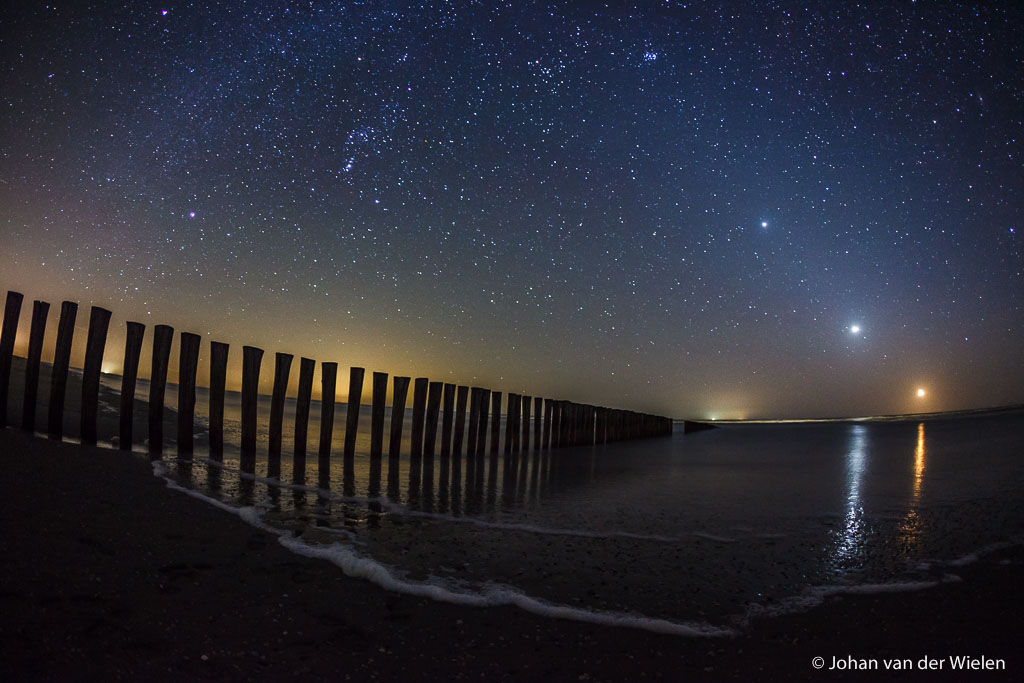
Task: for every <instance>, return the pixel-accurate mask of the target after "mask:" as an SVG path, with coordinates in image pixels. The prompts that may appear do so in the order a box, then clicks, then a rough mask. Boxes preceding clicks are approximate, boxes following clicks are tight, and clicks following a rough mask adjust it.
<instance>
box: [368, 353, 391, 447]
mask: <svg viewBox="0 0 1024 683" xmlns="http://www.w3.org/2000/svg"><path fill="white" fill-rule="evenodd" d="M387 394H388V373H386V372H375V373H373V399H372V401H373V404H372V411H371V419H370V459H371V460H372V459H373V458H380V457H381V455H382V454H383V452H384V407H385V401H387Z"/></svg>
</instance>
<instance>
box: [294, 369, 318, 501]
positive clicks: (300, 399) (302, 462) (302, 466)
mask: <svg viewBox="0 0 1024 683" xmlns="http://www.w3.org/2000/svg"><path fill="white" fill-rule="evenodd" d="M315 371H316V361H315V360H313V359H312V358H301V359H300V360H299V393H298V395H297V396H296V397H295V447H294V448H293V449H292V478H293V479H294V480H295V481H297V482H300V481H303V480H304V478H305V473H306V450H307V444H308V443H309V408H310V405H311V404H312V402H313V373H314V372H315Z"/></svg>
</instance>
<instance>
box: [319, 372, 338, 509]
mask: <svg viewBox="0 0 1024 683" xmlns="http://www.w3.org/2000/svg"><path fill="white" fill-rule="evenodd" d="M337 386H338V364H337V363H320V451H319V455H320V457H319V459H318V460H317V470H318V472H319V473H320V474H319V480H320V488H324V489H327V488H330V483H331V442H332V441H333V440H334V399H335V398H337Z"/></svg>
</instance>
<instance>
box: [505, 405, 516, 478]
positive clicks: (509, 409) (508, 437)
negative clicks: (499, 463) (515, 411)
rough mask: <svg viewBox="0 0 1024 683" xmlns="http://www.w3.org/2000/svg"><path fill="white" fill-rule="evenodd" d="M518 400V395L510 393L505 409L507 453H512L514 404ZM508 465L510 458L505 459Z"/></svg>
mask: <svg viewBox="0 0 1024 683" xmlns="http://www.w3.org/2000/svg"><path fill="white" fill-rule="evenodd" d="M515 402H516V395H515V394H511V393H510V394H509V395H508V407H507V408H506V409H505V455H512V442H513V439H512V429H513V427H512V404H513V403H515ZM505 463H506V465H507V464H508V460H506V461H505Z"/></svg>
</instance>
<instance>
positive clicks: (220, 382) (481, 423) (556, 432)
mask: <svg viewBox="0 0 1024 683" xmlns="http://www.w3.org/2000/svg"><path fill="white" fill-rule="evenodd" d="M22 301H23V295H22V294H20V293H18V292H14V291H9V292H8V293H7V300H6V303H5V306H4V319H3V330H2V333H0V427H6V426H7V401H8V392H9V383H10V371H11V364H12V358H13V352H14V339H15V336H16V334H17V331H18V321H19V318H20V316H21V307H22ZM49 309H50V305H49V304H48V303H46V302H45V301H35V302H34V303H33V307H32V326H31V329H30V331H29V346H28V359H27V367H26V372H25V393H24V403H23V410H22V427H23V428H24V429H26V430H28V431H35V416H36V399H37V393H38V384H39V370H40V363H41V360H42V349H43V335H44V333H45V330H46V319H47V314H48V312H49ZM77 314H78V304H76V303H74V302H71V301H65V302H63V303H62V304H61V311H60V320H59V322H58V327H57V342H56V349H55V351H54V358H53V368H52V373H51V379H50V399H49V407H48V415H47V417H48V424H47V431H48V434H49V435H50V437H52V438H55V439H60V438H62V437H63V427H64V398H65V393H66V388H67V379H68V369H69V361H70V358H71V343H72V338H73V336H74V328H75V319H76V316H77ZM110 316H111V313H110V311H108V310H107V309H105V308H101V307H99V306H93V307H92V310H91V311H90V315H89V330H88V337H87V341H86V348H85V363H84V366H83V370H82V401H81V426H80V437H81V441H82V443H84V444H89V445H93V444H95V443H96V441H97V414H98V407H99V385H100V371H101V367H102V362H103V352H104V347H105V346H106V339H107V330H108V328H109V324H110ZM144 332H145V325H143V324H142V323H138V322H128V323H127V336H126V341H125V351H124V364H123V371H122V378H121V404H120V433H119V446H120V448H121V449H123V450H130V449H131V447H132V439H133V434H132V430H133V424H132V423H133V414H134V404H135V384H136V379H137V376H138V366H139V359H140V355H141V350H142V340H143V334H144ZM173 338H174V330H173V329H172V328H171V327H169V326H167V325H156V326H155V328H154V330H153V358H152V371H151V377H150V388H149V451H150V453H152V454H154V455H158V454H160V453H162V451H163V440H164V435H163V409H164V396H165V391H166V387H167V370H168V364H169V360H170V354H171V343H172V341H173ZM179 346H180V355H179V363H178V416H177V417H178V453H179V454H180V455H182V456H186V457H187V456H190V455H191V454H192V453H193V436H194V423H193V420H194V416H195V405H196V374H197V368H198V360H199V346H200V337H199V335H197V334H192V333H189V332H182V333H181V334H180V345H179ZM262 360H263V350H262V349H258V348H255V347H252V346H244V347H243V348H242V395H241V399H242V425H241V426H242V430H241V431H242V434H241V444H240V446H241V448H240V455H241V457H240V468H241V470H242V471H243V472H247V473H251V472H253V471H254V469H255V461H256V416H257V401H258V383H259V375H260V366H261V364H262ZM292 360H293V357H292V356H291V355H290V354H287V353H277V354H276V357H275V368H274V387H273V393H272V396H271V408H270V425H269V446H268V476H271V477H276V476H279V475H280V466H281V433H282V422H283V419H284V404H285V392H286V390H287V387H288V378H289V373H290V369H291V364H292ZM227 362H228V345H227V344H224V343H221V342H216V341H213V342H211V343H210V377H209V382H210V393H209V396H210V399H209V400H210V404H209V450H210V457H211V458H213V459H215V460H220V459H221V458H222V457H223V453H224V393H225V383H226V380H227ZM315 367H316V361H314V360H312V359H310V358H302V359H301V360H300V361H299V383H298V396H297V403H296V411H295V444H294V451H293V457H294V463H295V467H296V468H300V467H304V466H305V458H306V439H307V431H308V429H307V428H308V423H309V414H310V404H311V396H312V389H313V372H314V370H315ZM320 368H321V378H322V384H321V392H322V398H321V403H320V405H321V412H320V444H319V454H318V455H319V468H320V472H321V475H322V474H323V473H324V472H325V471H329V469H330V456H331V440H332V437H333V430H334V398H335V396H336V383H337V371H338V364H337V363H329V362H322V363H321V364H320ZM364 374H365V371H364V369H363V368H358V367H353V368H351V373H350V375H349V386H348V411H347V415H346V425H345V445H344V458H345V465H346V467H348V466H349V465H350V464H351V462H352V459H353V457H354V455H355V444H356V432H357V430H358V425H359V408H360V400H361V397H362V393H363V378H364ZM393 380H394V383H393V390H392V412H391V430H390V444H389V446H390V448H389V453H388V457H389V460H390V461H392V463H394V464H397V459H398V456H399V453H400V446H401V441H402V430H403V422H404V417H405V405H406V400H407V396H408V391H409V383H410V378H409V377H397V376H396V377H394V378H393ZM387 383H388V374H387V373H384V372H374V373H373V388H372V410H371V416H372V419H371V428H370V457H371V468H372V467H373V463H374V462H379V460H380V458H381V456H382V454H383V443H384V414H385V398H386V393H387ZM467 403H468V408H469V413H468V419H467V412H466V411H467ZM531 403H532V415H534V416H535V417H534V420H533V423H532V427H533V447H534V448H559V447H565V446H580V445H593V444H597V443H607V442H613V441H621V440H625V439H638V438H645V437H652V436H664V435H668V434H671V432H672V421H671V419H670V418H665V417H660V416H656V415H648V414H644V413H637V412H632V411H628V410H618V409H613V408H604V407H599V406H592V405H585V404H579V403H573V402H571V401H562V400H556V399H544V398H541V397H533V398H532V401H531V397H530V396H524V395H521V394H515V393H509V394H508V398H507V403H506V428H505V443H504V451H505V453H512V452H519V451H521V450H528V449H529V448H530V427H531V422H530V417H531ZM442 407H443V415H442ZM501 407H502V395H501V392H500V391H491V390H489V389H485V388H480V387H472V388H470V387H468V386H456V385H455V384H448V383H442V382H431V381H429V380H428V379H427V378H417V379H416V380H415V381H414V382H413V399H412V434H411V436H412V445H411V452H410V455H411V456H412V457H413V458H417V457H421V456H427V457H432V456H433V455H434V449H435V444H436V441H437V428H438V422H439V420H440V426H441V444H440V455H441V456H442V457H445V456H448V455H455V456H461V455H462V449H463V445H465V448H466V453H467V454H479V453H483V452H485V450H486V449H487V446H486V444H487V426H488V420H489V421H490V450H491V452H492V453H496V452H498V450H499V445H500V444H499V439H500V431H501V430H500V419H501ZM542 412H543V419H542V418H541V414H542ZM467 422H468V427H469V429H468V432H467V431H466V423H467ZM464 437H465V438H464Z"/></svg>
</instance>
